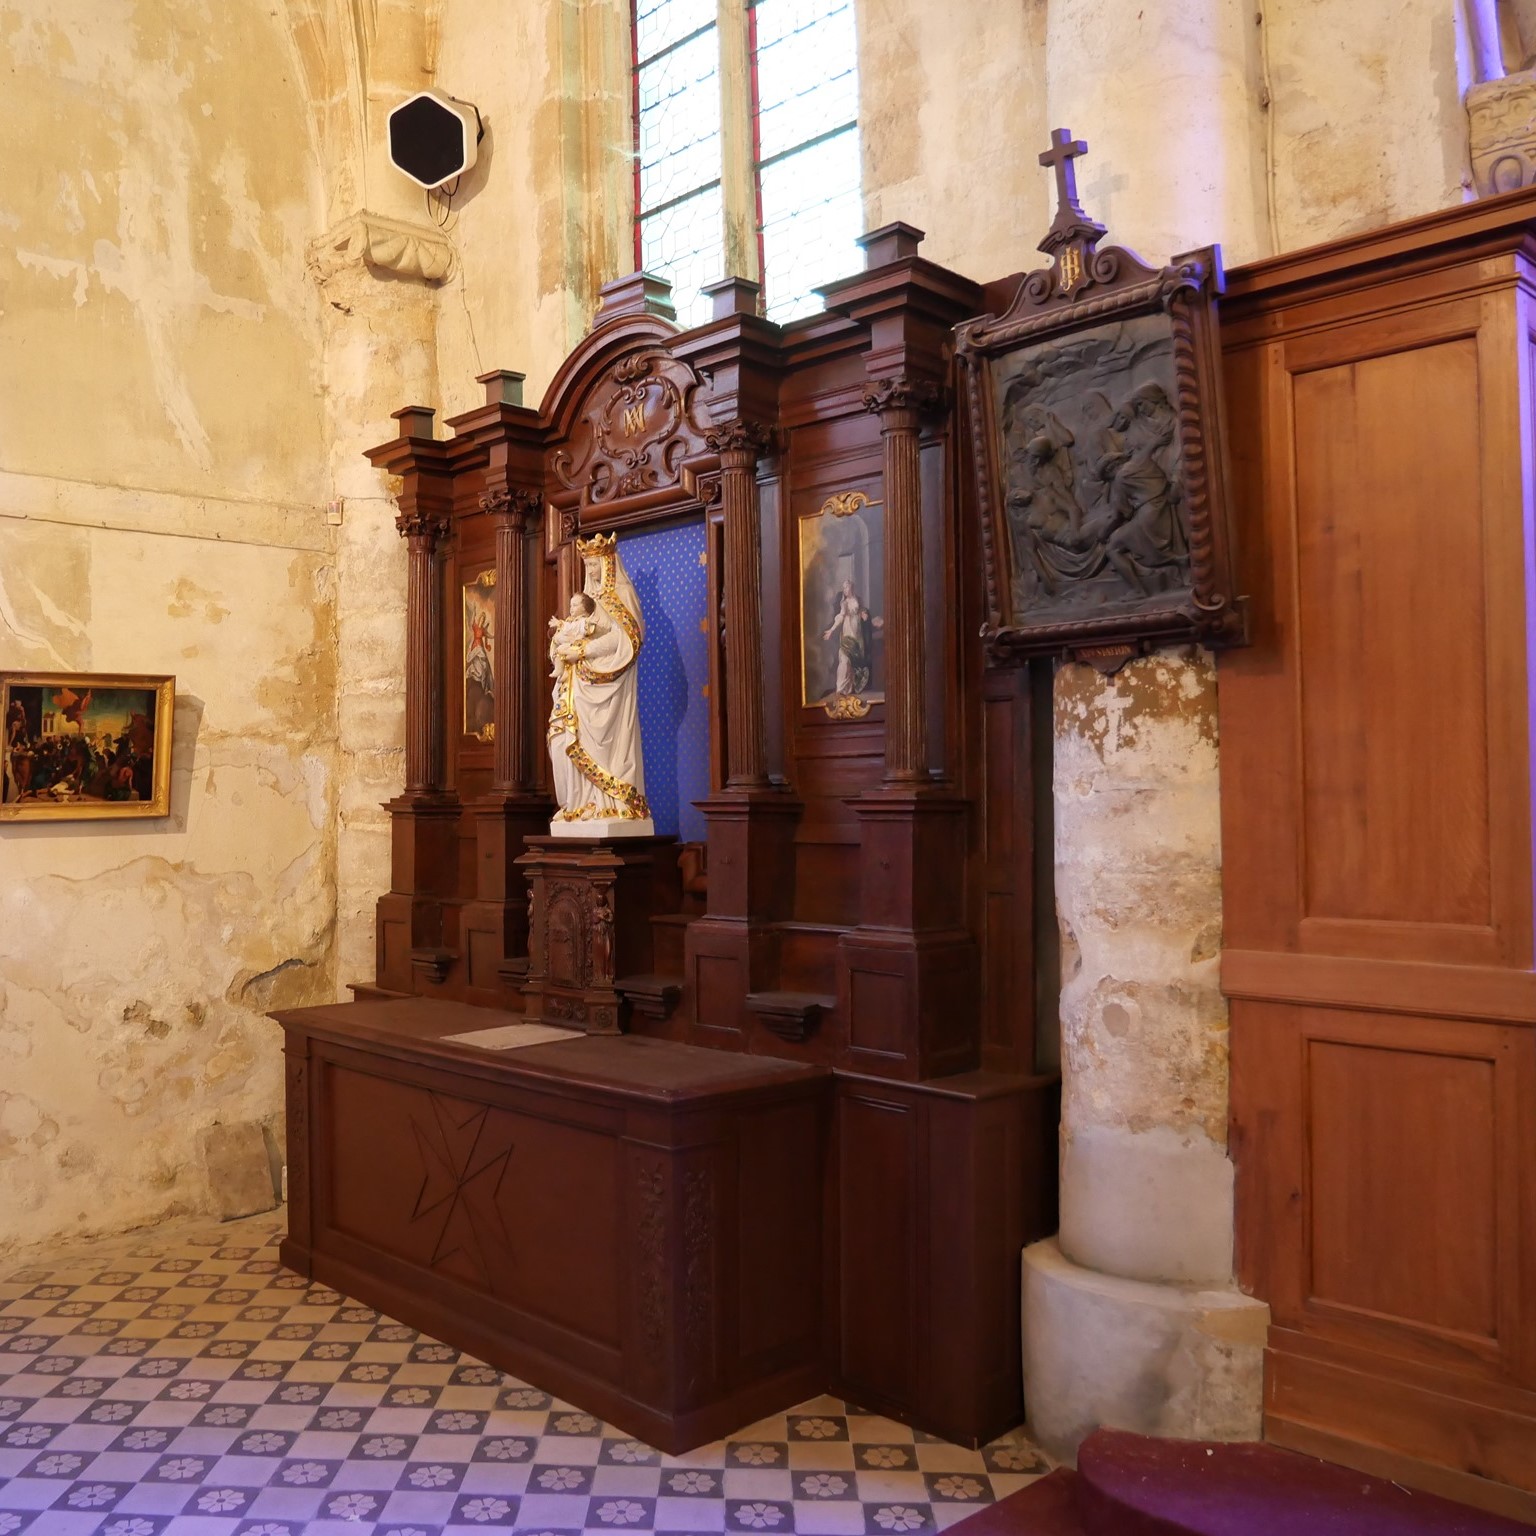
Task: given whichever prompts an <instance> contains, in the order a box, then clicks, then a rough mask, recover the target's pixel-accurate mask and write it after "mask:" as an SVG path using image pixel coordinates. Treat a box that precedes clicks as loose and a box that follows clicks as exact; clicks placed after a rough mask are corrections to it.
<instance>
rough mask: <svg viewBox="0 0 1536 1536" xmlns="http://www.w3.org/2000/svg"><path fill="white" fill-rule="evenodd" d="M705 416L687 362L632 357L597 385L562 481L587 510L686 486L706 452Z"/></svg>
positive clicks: (653, 352) (559, 458)
mask: <svg viewBox="0 0 1536 1536" xmlns="http://www.w3.org/2000/svg"><path fill="white" fill-rule="evenodd" d="M702 411H703V407H702V404H701V402H700V400H699V380H698V377H697V375H696V374H695V373H694V371H693V370H692V369H691V368H690V367H689V366H688V365H687V363H685V362H682V361H680V360H679V359H677V358H675V357H672V356H670V355H669V354H668V353H666V352H663V351H661V350H660V349H657V348H652V349H648V350H646V351H642V352H636V353H632V354H631V355H630V356H628V357H625V358H622V359H620V361H619V362H617V363H616V364H614V366H613V367H612V368H610V369H609V370H608V372H607V373H606V374H604V375H603V376H602V378H600V379H599V380H598V382H597V384H596V385H595V386H594V387H593V389H592V391H591V393H590V394H589V395H588V397H587V402H586V405H585V406H584V408H583V410H582V412H581V415H580V418H579V420H578V422H577V424H576V426H575V427H574V428H573V429H572V431H571V434H570V447H568V448H566V449H564V450H562V451H561V452H560V453H558V454H556V455H555V459H554V471H555V476H556V478H557V479H558V480H559V481H560V483H561V484H562V485H563V486H565V488H566V489H567V490H570V491H576V492H578V493H579V494H580V496H581V498H582V501H583V503H584V504H587V505H599V504H602V503H606V502H613V501H617V500H619V499H621V498H623V497H627V496H638V495H643V494H645V493H646V492H650V491H663V490H668V489H670V488H672V487H674V486H681V485H682V480H683V463H684V461H685V460H687V459H690V458H693V457H695V456H697V455H698V454H700V453H702V452H703V451H704V449H705V435H706V433H707V432H708V430H709V427H708V422H707V421H706V419H705V418H704V416H703V414H702Z"/></svg>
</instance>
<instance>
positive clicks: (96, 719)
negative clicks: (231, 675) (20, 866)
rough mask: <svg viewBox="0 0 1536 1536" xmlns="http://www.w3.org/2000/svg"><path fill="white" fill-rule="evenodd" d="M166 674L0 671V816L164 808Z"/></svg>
mask: <svg viewBox="0 0 1536 1536" xmlns="http://www.w3.org/2000/svg"><path fill="white" fill-rule="evenodd" d="M175 708H176V679H175V678H174V677H171V676H168V675H165V674H151V675H148V676H145V675H142V674H129V673H115V672H0V729H3V731H4V738H3V741H0V821H5V822H12V821H98V820H118V819H125V818H130V817H153V816H169V815H170V813H171V742H172V734H173V732H174V729H175Z"/></svg>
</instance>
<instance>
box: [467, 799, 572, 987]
mask: <svg viewBox="0 0 1536 1536" xmlns="http://www.w3.org/2000/svg"><path fill="white" fill-rule="evenodd" d="M550 810H551V802H550V800H549V799H548V798H547V797H546V796H543V795H535V794H528V793H516V792H509V793H493V794H490V795H487V796H486V797H485V798H484V799H483V800H481V801H479V802H477V803H476V805H475V807H474V812H475V899H474V900H473V901H471V902H469V903H468V904H467V905H466V906H465V908H464V917H463V921H462V925H461V949H462V951H463V955H464V961H465V975H464V996H465V1001H466V1002H473V1003H487V1004H490V1005H492V1006H496V1005H500V1006H503V1007H512V1008H515V1007H517V1006H518V994H519V991H520V989H521V986H522V983H523V981H524V979H525V978H526V977H527V974H528V938H529V932H528V885H527V881H526V880H525V879H524V871H523V870H522V869H520V868H519V867H518V855H519V854H520V852H521V851H522V849H523V847H524V844H525V843H526V841H527V839H528V838H529V836H530V835H537V834H539V833H541V832H544V831H546V830H547V829H548V827H549V813H550Z"/></svg>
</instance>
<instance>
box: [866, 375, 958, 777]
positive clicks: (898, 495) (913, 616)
mask: <svg viewBox="0 0 1536 1536" xmlns="http://www.w3.org/2000/svg"><path fill="white" fill-rule="evenodd" d="M944 403H945V391H944V389H943V387H942V386H941V385H938V384H935V383H931V382H929V381H927V380H922V379H917V380H908V379H881V380H880V381H879V382H878V383H876V384H874V385H873V386H871V388H870V389H868V390H867V391H866V392H865V395H864V404H865V407H866V409H868V410H871V411H874V412H876V413H877V414H878V415H879V417H880V435H881V437H882V439H883V441H884V445H885V620H886V622H885V782H886V783H887V784H891V785H912V784H924V783H927V782H928V779H929V773H928V700H927V697H926V692H925V689H924V667H923V580H924V564H923V499H922V483H921V478H920V463H919V457H918V434H919V433H920V431H921V429H922V418H923V415H924V414H925V413H931V412H935V411H938V410H939V409H940V408H941V407H942V406H943V405H944Z"/></svg>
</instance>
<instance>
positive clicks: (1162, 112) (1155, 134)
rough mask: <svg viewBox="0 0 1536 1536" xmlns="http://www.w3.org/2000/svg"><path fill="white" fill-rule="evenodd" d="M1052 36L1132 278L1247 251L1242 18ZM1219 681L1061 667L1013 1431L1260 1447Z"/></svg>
mask: <svg viewBox="0 0 1536 1536" xmlns="http://www.w3.org/2000/svg"><path fill="white" fill-rule="evenodd" d="M1048 17H1049V20H1048V23H1047V56H1046V73H1047V100H1048V103H1049V114H1050V121H1051V125H1052V127H1059V128H1066V129H1070V130H1071V132H1072V133H1073V134H1075V135H1079V136H1081V137H1082V138H1084V139H1086V140H1087V141H1088V146H1089V154H1088V156H1087V158H1086V160H1083V161H1079V162H1078V192H1079V195H1080V198H1081V201H1082V203H1083V206H1084V207H1085V208H1086V209H1087V211H1088V213H1089V215H1090V216H1091V217H1093V218H1095V219H1098V220H1099V221H1100V222H1102V223H1104V224H1106V225H1107V226H1108V229H1109V233H1108V236H1107V243H1116V244H1124V245H1127V246H1129V247H1130V248H1131V249H1133V250H1135V251H1136V252H1137V253H1138V254H1139V255H1140V256H1141V257H1142V258H1143V259H1144V260H1146V261H1148V262H1150V263H1152V264H1153V265H1157V264H1160V263H1162V262H1165V261H1168V260H1169V259H1170V258H1171V257H1173V256H1174V255H1176V254H1179V253H1181V252H1184V251H1188V250H1192V249H1195V248H1197V247H1199V246H1202V245H1206V244H1211V243H1218V244H1220V245H1221V246H1222V248H1223V251H1224V253H1225V255H1226V257H1227V259H1228V260H1229V261H1241V260H1247V259H1250V258H1253V257H1256V256H1260V255H1263V254H1265V253H1266V252H1267V250H1268V221H1267V212H1266V199H1265V161H1264V138H1263V123H1262V116H1261V112H1260V107H1259V100H1260V97H1259V82H1260V71H1259V53H1258V49H1259V39H1258V36H1257V29H1256V27H1255V24H1254V11H1253V8H1252V7H1251V6H1248V5H1245V4H1240V3H1238V0H1170V3H1169V4H1168V5H1159V6H1152V5H1146V4H1143V3H1142V0H1073V3H1072V4H1070V5H1064V4H1052V5H1051V6H1050V7H1049V11H1048ZM1217 750H1218V730H1217V712H1216V679H1215V669H1214V665H1213V662H1212V660H1211V658H1210V656H1209V655H1208V654H1207V653H1205V652H1203V651H1200V650H1198V649H1197V648H1193V647H1186V648H1179V649H1172V650H1167V651H1163V652H1159V653H1156V654H1154V655H1152V656H1148V657H1145V658H1141V659H1138V660H1135V661H1132V662H1130V663H1129V664H1127V665H1126V666H1125V667H1123V668H1122V669H1121V670H1120V671H1119V672H1118V673H1116V674H1115V675H1113V676H1111V677H1104V676H1101V675H1100V674H1099V673H1098V672H1097V671H1095V670H1094V669H1093V668H1091V667H1088V666H1085V665H1081V664H1075V663H1068V664H1064V665H1062V666H1061V667H1059V668H1058V670H1057V673H1056V679H1055V706H1054V770H1053V778H1054V798H1055V811H1056V904H1057V915H1058V919H1059V923H1060V930H1061V976H1062V992H1061V1035H1062V1040H1061V1058H1062V1060H1061V1070H1062V1124H1061V1231H1060V1234H1059V1237H1058V1238H1055V1239H1052V1240H1050V1241H1047V1242H1043V1243H1037V1244H1035V1245H1033V1246H1032V1247H1030V1248H1029V1249H1027V1250H1026V1251H1025V1255H1024V1285H1023V1306H1024V1390H1025V1401H1026V1407H1027V1411H1028V1414H1029V1420H1030V1424H1031V1427H1032V1429H1033V1432H1034V1434H1035V1435H1036V1437H1037V1438H1038V1439H1039V1440H1040V1442H1041V1443H1042V1444H1043V1445H1044V1446H1045V1447H1046V1448H1047V1449H1048V1450H1050V1451H1052V1452H1053V1453H1054V1454H1056V1455H1058V1456H1062V1457H1066V1458H1070V1457H1072V1456H1073V1455H1074V1454H1075V1452H1076V1449H1077V1445H1078V1443H1079V1442H1080V1441H1081V1440H1082V1439H1083V1437H1084V1436H1085V1435H1087V1434H1088V1433H1089V1432H1090V1431H1091V1430H1093V1429H1094V1428H1096V1427H1098V1426H1099V1425H1108V1426H1112V1427H1115V1428H1121V1429H1130V1430H1137V1431H1140V1432H1142V1433H1147V1434H1161V1435H1171V1436H1179V1437H1188V1438H1199V1439H1251V1438H1256V1437H1257V1436H1258V1435H1259V1433H1260V1430H1261V1423H1262V1419H1261V1403H1262V1385H1263V1344H1264V1334H1265V1329H1266V1326H1267V1322H1268V1309H1267V1307H1265V1306H1264V1305H1263V1304H1262V1303H1261V1302H1256V1301H1254V1300H1252V1299H1251V1298H1249V1297H1246V1296H1244V1295H1243V1294H1242V1293H1241V1292H1240V1291H1239V1290H1238V1288H1237V1286H1236V1284H1235V1282H1234V1279H1233V1252H1232V1248H1233V1168H1232V1163H1231V1161H1230V1159H1229V1157H1228V1156H1227V1147H1226V1122H1227V1021H1226V1008H1225V1004H1224V1001H1223V999H1222V996H1221V993H1220V990H1219V975H1218V968H1219V964H1220V952H1221V847H1220V816H1219V799H1218V772H1217V770H1218V761H1217Z"/></svg>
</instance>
